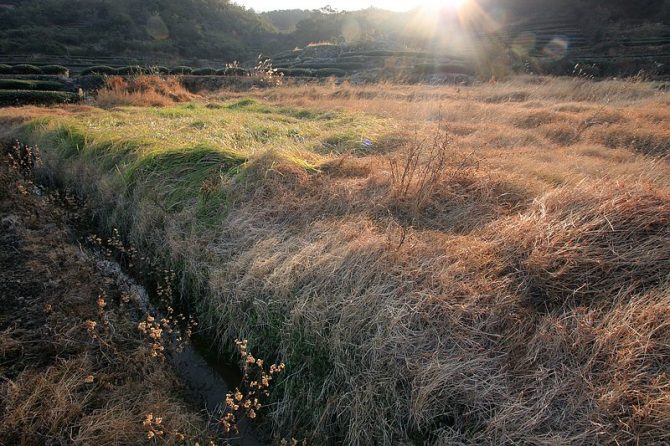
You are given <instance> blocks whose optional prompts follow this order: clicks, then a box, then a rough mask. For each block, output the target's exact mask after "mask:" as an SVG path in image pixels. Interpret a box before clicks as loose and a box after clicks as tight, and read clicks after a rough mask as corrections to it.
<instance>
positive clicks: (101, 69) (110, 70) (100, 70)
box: [80, 65, 119, 76]
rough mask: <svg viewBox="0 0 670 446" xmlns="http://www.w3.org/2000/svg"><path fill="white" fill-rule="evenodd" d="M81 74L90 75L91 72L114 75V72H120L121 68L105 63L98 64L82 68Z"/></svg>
mask: <svg viewBox="0 0 670 446" xmlns="http://www.w3.org/2000/svg"><path fill="white" fill-rule="evenodd" d="M80 74H81V75H82V76H89V75H91V74H104V75H113V74H119V70H118V69H117V68H113V67H108V66H105V65H97V66H94V67H89V68H86V69H84V70H82V72H81V73H80Z"/></svg>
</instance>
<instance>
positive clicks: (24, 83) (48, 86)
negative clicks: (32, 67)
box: [0, 79, 65, 91]
mask: <svg viewBox="0 0 670 446" xmlns="http://www.w3.org/2000/svg"><path fill="white" fill-rule="evenodd" d="M0 90H37V91H63V90H65V85H64V84H62V83H60V82H54V81H33V80H23V79H0Z"/></svg>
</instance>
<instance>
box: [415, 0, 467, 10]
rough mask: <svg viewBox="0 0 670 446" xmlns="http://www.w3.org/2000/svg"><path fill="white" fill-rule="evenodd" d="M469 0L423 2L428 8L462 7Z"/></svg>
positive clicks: (428, 0) (430, 0) (429, 0)
mask: <svg viewBox="0 0 670 446" xmlns="http://www.w3.org/2000/svg"><path fill="white" fill-rule="evenodd" d="M466 1H467V0H426V1H425V2H423V5H424V8H427V9H460V8H461V7H463V5H464V4H465V2H466Z"/></svg>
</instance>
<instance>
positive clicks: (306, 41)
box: [0, 0, 670, 74]
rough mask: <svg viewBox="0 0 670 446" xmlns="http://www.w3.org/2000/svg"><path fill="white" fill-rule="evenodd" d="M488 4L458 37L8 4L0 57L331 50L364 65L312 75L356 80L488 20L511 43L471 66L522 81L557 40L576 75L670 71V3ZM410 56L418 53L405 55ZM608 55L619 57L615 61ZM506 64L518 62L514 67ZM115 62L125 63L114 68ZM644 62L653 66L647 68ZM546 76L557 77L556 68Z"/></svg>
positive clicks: (219, 59)
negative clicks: (491, 65)
mask: <svg viewBox="0 0 670 446" xmlns="http://www.w3.org/2000/svg"><path fill="white" fill-rule="evenodd" d="M479 3H480V6H481V7H482V11H483V14H482V16H481V17H474V18H472V20H471V21H472V29H470V28H469V27H466V28H467V29H458V28H454V27H458V24H457V23H454V22H453V20H452V19H451V18H449V17H436V20H437V23H433V24H426V23H424V21H425V16H424V17H423V18H421V14H419V15H418V16H416V14H417V13H416V11H410V12H406V13H398V12H391V11H384V10H380V9H374V8H370V9H366V10H362V11H355V12H342V11H336V10H333V9H332V8H323V9H320V10H313V11H301V10H292V11H273V12H267V13H263V14H255V13H254V12H253V11H250V10H245V9H244V8H242V7H239V6H237V5H235V4H234V3H232V2H229V1H227V0H202V1H196V0H183V1H182V0H154V1H153V2H150V3H146V2H145V3H138V2H136V1H134V0H119V1H116V2H113V3H112V2H109V1H107V0H78V1H77V3H76V4H77V7H76V8H72V3H71V1H70V0H21V1H19V0H5V3H4V5H5V7H3V8H0V23H2V24H3V27H2V29H1V30H0V53H1V54H6V55H11V54H21V55H23V54H46V55H49V56H62V57H63V58H67V57H68V56H74V57H79V56H86V57H92V58H95V57H96V56H100V57H104V58H105V59H106V60H108V62H106V63H108V64H110V65H123V64H127V63H129V62H128V61H127V60H128V59H124V58H131V59H130V60H139V61H141V60H145V59H150V60H165V62H163V64H179V63H188V64H194V65H195V64H197V65H214V64H215V63H221V65H223V63H226V62H232V61H233V60H240V61H243V62H250V61H251V60H253V59H255V57H256V56H257V55H258V53H259V52H262V53H264V54H267V55H275V54H281V55H282V56H291V53H290V51H291V50H293V49H294V48H295V47H301V48H302V47H306V46H308V45H310V44H312V43H314V42H327V43H335V44H339V45H346V46H347V47H348V48H349V50H351V51H352V52H353V53H355V54H351V55H350V56H348V57H351V56H357V57H363V58H362V59H361V58H359V59H357V60H342V61H339V62H338V61H334V63H338V64H339V63H342V64H348V65H346V66H344V65H343V66H336V65H332V64H330V63H329V62H324V61H315V64H316V65H315V66H314V68H318V67H320V68H340V69H345V70H348V69H359V68H360V65H358V64H368V63H369V62H370V60H366V59H364V58H365V57H367V58H377V59H379V58H395V57H400V58H412V57H416V58H424V56H425V55H426V54H435V53H450V54H451V53H453V52H454V51H455V52H458V49H459V48H458V46H457V45H456V47H454V46H453V45H452V43H453V41H454V39H451V38H442V37H440V36H439V34H440V33H439V32H437V30H440V29H449V30H451V31H449V32H450V33H452V32H453V33H463V32H474V33H475V34H477V35H483V34H486V31H485V29H483V28H485V26H486V25H484V23H486V20H487V19H485V17H488V20H492V21H493V22H492V23H494V24H496V25H502V26H503V29H502V30H501V31H502V32H501V33H499V34H496V35H492V36H489V37H490V38H489V37H487V38H485V39H474V40H473V43H474V46H473V47H472V49H471V50H469V51H470V52H471V53H472V54H467V56H468V58H470V59H474V58H485V59H489V58H490V59H492V60H494V61H496V63H500V61H504V62H505V63H506V64H508V65H509V66H510V67H508V68H511V66H514V67H515V68H516V69H518V70H524V69H526V68H528V65H530V66H531V68H532V69H536V70H537V69H538V68H540V67H542V65H541V64H539V62H543V61H542V59H547V53H546V51H545V50H547V49H548V50H551V47H550V46H548V45H549V43H550V41H551V40H552V39H553V38H554V37H556V36H565V40H566V42H567V44H568V45H567V47H566V48H567V51H566V52H567V54H559V55H558V57H559V59H563V60H565V61H570V62H571V63H572V65H573V66H574V65H575V64H576V63H578V62H579V61H583V60H584V58H590V59H594V58H596V56H603V55H604V56H606V57H602V58H601V59H603V60H601V61H599V62H598V64H599V65H601V64H602V65H603V66H610V67H612V68H613V69H610V68H609V67H608V68H607V69H604V70H602V71H603V72H606V73H610V72H614V74H616V73H617V70H618V69H619V68H621V69H625V70H626V74H628V73H629V72H631V71H632V70H633V68H635V67H641V68H642V69H644V70H645V71H647V72H649V71H650V70H652V69H653V68H654V67H655V66H657V65H659V64H660V66H661V67H662V68H663V67H666V66H667V65H668V63H667V48H668V46H669V45H670V41H669V40H668V35H669V32H668V26H667V24H668V23H670V1H669V0H649V1H646V2H644V5H638V4H637V3H636V2H623V1H620V0H616V1H611V2H604V3H603V2H602V1H598V0H557V1H550V0H542V1H540V2H536V1H532V0H482V1H481V2H479ZM447 16H448V14H447ZM503 17H504V19H503ZM496 21H500V23H495V22H496ZM468 22H470V19H468ZM408 24H410V25H409V26H408ZM480 28H481V29H480ZM650 30H651V31H650ZM436 32H437V34H436ZM505 36H507V37H505ZM650 36H651V37H650ZM443 37H446V36H443ZM529 37H530V38H531V39H530V40H528V39H529ZM517 38H520V40H519V39H517ZM456 40H458V39H456ZM520 42H521V43H522V45H519V43H520ZM523 42H531V45H530V46H531V47H530V48H527V47H525V46H524V44H523ZM603 45H605V46H608V45H609V46H610V48H603ZM408 46H409V47H410V48H411V50H402V51H399V50H398V49H399V48H407V47H408ZM312 49H313V47H312ZM610 49H614V50H615V54H614V55H612V54H610V52H609V50H610ZM549 53H551V51H549ZM618 53H622V55H626V54H629V55H631V57H632V58H633V59H634V60H635V62H637V63H638V65H634V64H631V63H630V62H629V61H625V60H619V59H618V56H619V54H618ZM664 54H665V56H663V55H664ZM505 55H510V56H511V57H512V59H513V60H511V61H509V60H506V58H505V57H504V56H505ZM114 56H118V59H116V60H115V61H114V62H111V61H109V60H110V58H113V57H114ZM294 56H295V55H294ZM310 56H313V54H311V55H310ZM660 56H662V57H660ZM332 57H333V54H328V55H327V58H332ZM647 57H648V58H649V59H650V60H646V61H645V58H647ZM289 59H290V57H287V58H284V57H282V63H284V62H286V63H291V64H294V62H295V61H293V62H291V61H290V60H289ZM497 59H500V60H497ZM549 59H555V57H554V56H551V57H549ZM186 61H188V62H186ZM305 61H306V59H305V60H301V62H305ZM538 61H539V62H538ZM643 61H644V63H642V62H643ZM424 62H425V61H424ZM489 62H490V61H489ZM58 63H61V62H60V61H59V62H58ZM419 63H421V62H419ZM326 64H327V65H326ZM545 66H546V68H547V69H551V68H552V65H551V64H548V65H545ZM285 68H288V67H285ZM559 68H560V67H559ZM665 69H666V70H667V68H665ZM439 71H441V70H438V72H439ZM564 71H565V70H563V72H564Z"/></svg>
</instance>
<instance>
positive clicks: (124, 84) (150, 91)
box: [96, 75, 195, 107]
mask: <svg viewBox="0 0 670 446" xmlns="http://www.w3.org/2000/svg"><path fill="white" fill-rule="evenodd" d="M194 97H195V96H194V95H193V94H191V93H189V92H188V91H186V89H185V88H184V87H183V86H182V85H181V83H180V82H179V80H178V79H176V78H174V77H162V76H158V75H139V76H133V77H130V78H127V79H126V78H123V77H121V76H111V77H109V78H107V79H106V80H105V86H104V87H103V88H101V89H100V90H98V92H97V93H96V103H97V104H98V105H99V106H100V107H118V106H124V105H133V106H140V107H141V106H154V107H161V106H167V105H171V104H174V103H175V102H184V101H188V100H191V99H193V98H194Z"/></svg>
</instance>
